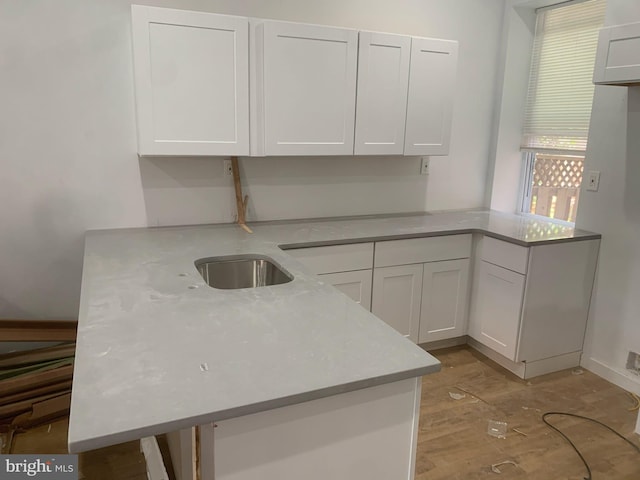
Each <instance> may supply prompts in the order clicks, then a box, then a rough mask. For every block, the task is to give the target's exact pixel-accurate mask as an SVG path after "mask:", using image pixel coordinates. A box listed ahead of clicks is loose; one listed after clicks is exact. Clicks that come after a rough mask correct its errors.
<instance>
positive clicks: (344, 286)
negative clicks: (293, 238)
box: [287, 242, 373, 311]
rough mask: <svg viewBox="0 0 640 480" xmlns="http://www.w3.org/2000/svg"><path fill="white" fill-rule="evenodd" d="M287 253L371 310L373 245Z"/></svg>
mask: <svg viewBox="0 0 640 480" xmlns="http://www.w3.org/2000/svg"><path fill="white" fill-rule="evenodd" d="M287 253H289V254H290V255H292V256H293V257H295V258H297V259H298V261H299V262H300V263H302V264H303V265H304V266H306V267H307V268H308V269H309V270H311V271H312V272H313V273H315V274H317V275H318V276H319V277H320V278H321V279H322V280H323V281H325V282H327V283H329V284H331V285H333V286H334V287H336V288H337V289H338V290H340V291H341V292H342V293H344V294H345V295H346V296H347V297H349V298H351V299H352V300H353V301H354V302H356V303H359V304H360V305H362V306H363V307H364V308H366V309H367V310H369V311H371V280H372V274H373V271H372V267H373V243H371V242H369V243H353V244H349V245H329V246H325V247H309V248H296V249H292V250H287Z"/></svg>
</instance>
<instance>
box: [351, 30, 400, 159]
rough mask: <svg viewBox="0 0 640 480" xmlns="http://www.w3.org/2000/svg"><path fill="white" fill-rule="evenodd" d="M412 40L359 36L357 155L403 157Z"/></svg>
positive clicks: (377, 34)
mask: <svg viewBox="0 0 640 480" xmlns="http://www.w3.org/2000/svg"><path fill="white" fill-rule="evenodd" d="M410 55H411V37H407V36H403V35H391V34H385V33H374V32H360V36H359V44H358V99H357V108H356V133H355V149H354V153H355V154H356V155H360V154H386V155H402V153H403V152H404V127H405V121H406V115H407V89H408V85H409V59H410Z"/></svg>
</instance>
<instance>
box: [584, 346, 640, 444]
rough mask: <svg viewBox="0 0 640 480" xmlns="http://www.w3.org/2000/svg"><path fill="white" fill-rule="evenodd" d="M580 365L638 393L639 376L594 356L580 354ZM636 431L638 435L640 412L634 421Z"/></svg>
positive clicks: (639, 388) (625, 388)
mask: <svg viewBox="0 0 640 480" xmlns="http://www.w3.org/2000/svg"><path fill="white" fill-rule="evenodd" d="M580 365H582V366H583V367H584V368H586V369H587V370H589V371H590V372H593V373H595V374H596V375H598V376H599V377H602V378H604V379H605V380H606V381H608V382H611V383H613V384H614V385H617V386H618V387H620V388H622V389H624V390H626V391H627V392H633V393H635V394H636V395H640V377H636V376H635V375H633V374H631V373H626V372H623V371H620V370H618V369H616V368H613V367H611V366H609V365H607V364H606V363H603V362H601V361H599V360H596V359H595V358H591V357H587V356H586V355H583V356H582V362H580ZM636 433H637V434H638V435H640V412H639V413H638V421H637V422H636Z"/></svg>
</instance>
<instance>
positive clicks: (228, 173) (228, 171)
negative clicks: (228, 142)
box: [222, 160, 233, 177]
mask: <svg viewBox="0 0 640 480" xmlns="http://www.w3.org/2000/svg"><path fill="white" fill-rule="evenodd" d="M222 166H223V168H224V176H225V177H232V176H233V168H231V160H224V161H223V162H222Z"/></svg>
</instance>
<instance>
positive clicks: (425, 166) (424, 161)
mask: <svg viewBox="0 0 640 480" xmlns="http://www.w3.org/2000/svg"><path fill="white" fill-rule="evenodd" d="M420 175H429V157H422V158H421V159H420Z"/></svg>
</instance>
